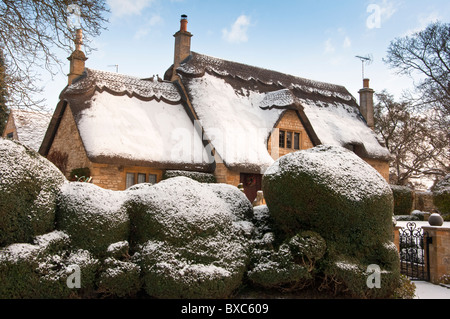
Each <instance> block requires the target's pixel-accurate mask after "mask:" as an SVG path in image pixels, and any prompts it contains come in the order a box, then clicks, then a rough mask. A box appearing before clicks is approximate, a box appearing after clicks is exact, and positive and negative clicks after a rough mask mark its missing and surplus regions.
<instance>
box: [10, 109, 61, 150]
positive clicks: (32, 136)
mask: <svg viewBox="0 0 450 319" xmlns="http://www.w3.org/2000/svg"><path fill="white" fill-rule="evenodd" d="M51 118H52V114H51V113H47V112H44V111H32V110H20V109H12V110H10V112H9V115H8V120H7V121H6V126H5V129H4V130H3V133H2V137H3V138H7V139H11V140H16V141H19V142H20V143H22V144H24V145H26V146H28V147H29V148H31V149H33V150H35V151H39V148H40V147H41V144H42V140H43V139H44V136H45V133H46V131H47V127H48V124H49V123H50V119H51Z"/></svg>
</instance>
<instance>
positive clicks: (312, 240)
mask: <svg viewBox="0 0 450 319" xmlns="http://www.w3.org/2000/svg"><path fill="white" fill-rule="evenodd" d="M267 234H271V233H267ZM270 240H272V241H273V236H269V237H268V236H263V237H262V240H261V241H260V242H259V246H260V247H257V248H256V249H254V250H253V252H252V263H251V265H250V270H249V271H248V274H247V276H248V278H249V280H250V281H251V282H252V283H253V284H255V285H257V286H261V287H264V288H269V289H274V288H275V289H281V290H298V289H302V288H304V287H305V286H308V285H310V284H312V283H313V281H314V276H315V271H316V268H315V264H316V262H317V261H318V260H320V259H321V258H322V257H323V256H324V254H325V252H326V243H325V241H324V240H323V238H322V237H321V236H320V235H319V234H317V233H314V232H310V231H305V232H302V233H299V234H297V235H295V236H294V237H292V238H290V239H289V240H287V241H286V242H285V243H283V244H281V245H280V246H279V247H278V249H274V248H273V245H270V246H267V243H268V241H270Z"/></svg>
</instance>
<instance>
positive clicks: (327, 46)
mask: <svg viewBox="0 0 450 319" xmlns="http://www.w3.org/2000/svg"><path fill="white" fill-rule="evenodd" d="M335 51H336V48H335V47H334V45H333V43H332V41H331V39H328V40H327V41H325V53H334V52H335Z"/></svg>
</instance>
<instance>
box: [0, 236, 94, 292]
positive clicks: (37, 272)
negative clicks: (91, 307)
mask: <svg viewBox="0 0 450 319" xmlns="http://www.w3.org/2000/svg"><path fill="white" fill-rule="evenodd" d="M98 264H99V262H98V260H96V259H95V258H93V256H92V255H91V254H90V253H89V252H88V251H86V250H72V249H71V247H70V238H69V236H68V235H67V234H65V233H64V232H61V231H54V232H51V233H48V234H44V235H42V236H38V237H36V238H35V240H34V243H33V244H12V245H9V246H7V247H5V248H2V249H1V250H0V281H1V283H2V284H1V285H0V298H2V299H13V298H14V299H18V298H20V299H22V298H26V299H42V298H45V299H49V298H51V299H60V298H70V297H75V296H83V295H91V294H92V292H93V289H94V288H95V276H96V272H97V268H98ZM72 265H77V266H78V267H79V270H80V273H81V288H80V289H72V288H69V286H68V285H67V280H68V278H69V275H70V266H72Z"/></svg>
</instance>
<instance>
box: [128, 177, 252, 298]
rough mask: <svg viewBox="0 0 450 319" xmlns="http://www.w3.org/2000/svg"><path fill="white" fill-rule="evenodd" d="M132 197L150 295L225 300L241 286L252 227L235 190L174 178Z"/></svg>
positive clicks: (245, 206)
mask: <svg viewBox="0 0 450 319" xmlns="http://www.w3.org/2000/svg"><path fill="white" fill-rule="evenodd" d="M130 196H131V199H130V200H129V201H128V202H127V204H126V205H127V206H128V210H129V212H130V220H131V227H132V231H131V240H132V243H134V245H136V248H135V249H136V250H137V254H136V256H135V257H136V258H137V259H136V260H137V261H138V264H139V265H140V266H141V268H142V273H143V278H144V287H145V290H146V292H147V293H148V294H149V295H150V296H153V297H158V298H222V297H227V296H229V295H230V294H231V293H232V292H233V290H235V289H236V288H237V287H238V286H239V285H240V283H241V280H242V277H243V275H244V271H245V269H246V265H247V261H248V249H249V246H248V242H249V238H246V236H250V235H251V231H252V229H251V226H252V225H251V223H250V222H247V221H246V220H244V219H243V217H244V216H247V214H248V210H249V209H250V208H251V204H250V202H249V201H248V199H246V198H245V196H243V195H242V194H239V190H238V189H237V188H235V187H234V188H230V187H228V185H214V186H211V185H210V184H201V183H198V182H196V181H194V180H191V179H188V178H186V177H176V178H171V179H168V180H165V181H162V182H160V183H159V184H156V185H154V186H141V187H139V188H138V189H134V190H131V191H130ZM229 199H233V201H234V200H237V202H236V203H232V202H231V201H230V200H229ZM240 202H242V203H240ZM232 208H234V210H232ZM237 208H238V209H237Z"/></svg>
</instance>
